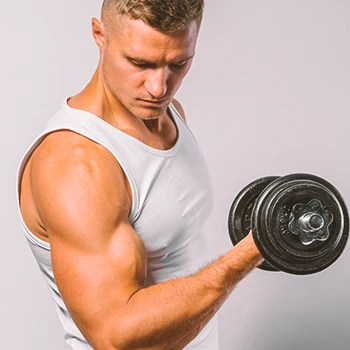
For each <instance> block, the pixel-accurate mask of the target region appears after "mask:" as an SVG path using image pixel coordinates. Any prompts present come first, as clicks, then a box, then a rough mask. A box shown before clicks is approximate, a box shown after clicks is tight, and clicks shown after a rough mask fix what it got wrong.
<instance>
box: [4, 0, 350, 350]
mask: <svg viewBox="0 0 350 350" xmlns="http://www.w3.org/2000/svg"><path fill="white" fill-rule="evenodd" d="M99 9H100V1H97V0H96V1H86V0H84V1H83V0H78V1H72V0H70V1H68V0H61V1H44V0H33V1H25V0H20V1H13V2H10V1H8V2H6V5H4V2H2V5H1V21H0V28H1V34H2V35H1V39H2V48H1V58H0V61H1V64H0V69H1V85H0V88H1V120H2V128H1V133H2V135H1V138H0V142H1V164H2V176H1V179H2V181H1V183H0V186H1V193H2V199H1V202H0V205H1V223H2V252H1V255H0V259H1V260H0V261H1V264H0V266H1V275H2V276H3V278H2V284H1V289H0V302H1V316H0V321H1V324H0V334H1V348H3V349H9V350H12V349H33V350H34V349H50V350H59V349H61V350H63V349H68V347H67V346H66V345H65V343H64V341H63V332H62V329H61V327H60V325H59V322H58V319H57V317H56V314H55V310H54V307H53V302H52V301H51V298H50V295H49V292H48V288H47V286H46V284H45V282H44V280H43V278H42V276H41V274H40V272H39V269H38V268H37V266H36V262H35V261H34V258H33V257H32V255H31V252H30V250H29V247H28V245H27V243H26V241H25V239H24V236H23V234H22V231H21V228H20V225H19V220H18V214H17V208H16V201H15V174H16V170H17V166H18V162H19V160H20V158H21V156H22V154H23V153H24V151H25V150H26V149H27V147H28V146H29V144H30V143H31V141H32V140H33V138H34V137H35V136H36V135H37V134H38V132H39V131H40V130H41V129H42V128H43V126H44V124H45V122H46V120H47V119H48V118H49V117H50V116H51V115H52V114H53V113H54V112H55V111H56V109H57V108H58V107H59V104H60V103H61V101H62V100H63V98H64V97H66V96H67V95H70V94H74V93H75V92H77V91H78V90H79V89H80V88H81V87H82V86H83V84H84V83H85V82H86V81H88V80H89V79H90V77H91V74H92V73H93V71H94V69H95V66H96V64H97V59H98V51H97V49H96V47H95V45H94V43H93V40H92V37H91V34H90V19H91V17H93V16H97V17H98V16H99ZM349 36H350V1H349V0H332V1H330V0H328V1H325V0H302V1H301V0H293V1H291V0H286V1H281V0H279V1H278V0H275V1H272V0H265V1H260V0H251V1H247V0H245V1H243V0H242V1H233V0H231V1H229V0H225V1H223V0H221V1H220V0H218V1H213V0H207V4H206V13H205V18H204V23H203V27H202V31H201V36H200V40H199V43H198V49H197V57H196V59H195V62H194V66H193V68H192V71H191V72H190V74H189V76H188V77H187V78H186V80H185V82H184V84H183V86H182V88H181V90H180V92H179V93H178V95H177V97H178V99H179V100H180V101H181V102H182V104H183V106H184V107H185V110H186V112H187V117H188V120H189V124H190V126H191V128H192V129H193V131H194V133H195V135H196V137H197V139H198V141H199V142H200V144H201V145H202V148H203V152H204V154H205V157H206V159H207V161H208V164H209V166H210V168H211V174H212V178H213V183H214V188H215V196H216V199H215V207H214V212H213V214H212V216H211V218H210V219H209V221H208V224H207V232H208V235H209V237H210V240H211V243H212V247H213V254H214V255H215V256H216V255H219V254H222V253H224V252H225V251H227V250H228V249H229V248H230V246H231V243H230V241H229V237H228V233H227V214H228V210H229V207H230V205H231V202H232V200H233V198H234V196H235V195H236V194H237V193H238V191H239V190H240V189H241V188H242V187H243V186H245V185H246V184H247V183H248V182H250V181H252V180H254V179H255V178H258V177H261V176H265V175H283V174H287V173H292V172H310V173H315V174H318V175H320V176H322V177H324V178H326V179H328V180H329V181H330V182H332V183H333V184H334V185H335V186H336V187H338V189H339V190H340V191H341V192H342V193H343V195H344V197H345V199H346V200H347V201H348V200H349V198H350V184H349V175H350V166H349V161H348V150H349V149H350V140H349V137H348V134H349V131H348V128H349V121H348V118H349V115H350V102H349V91H350V69H349V62H350V49H349ZM349 262H350V252H349V251H348V248H347V249H346V250H345V252H344V254H343V255H342V257H341V258H340V259H339V260H338V261H337V262H336V263H335V264H334V265H332V266H331V267H330V268H328V269H327V270H325V271H323V272H321V273H319V274H316V275H312V276H308V277H300V276H292V275H287V274H283V273H268V272H264V271H260V270H256V271H254V272H253V273H252V274H251V275H249V276H248V277H247V278H246V279H245V280H244V281H243V282H242V283H241V284H240V285H239V286H238V287H237V289H236V290H235V291H234V292H233V294H232V295H231V296H230V298H229V299H228V300H227V302H226V303H225V305H224V306H223V308H222V309H221V310H220V339H221V349H222V350H231V349H239V350H253V349H254V350H255V349H263V350H292V349H319V350H326V349H333V350H343V349H349V344H350V332H349V330H348V329H349V324H350V314H349V311H350V306H349V302H348V300H349V294H350V283H349V278H350V276H349V274H350V272H349V268H348V264H349Z"/></svg>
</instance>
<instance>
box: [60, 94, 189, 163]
mask: <svg viewBox="0 0 350 350" xmlns="http://www.w3.org/2000/svg"><path fill="white" fill-rule="evenodd" d="M68 99H69V97H67V98H65V99H64V100H63V102H62V106H61V107H62V109H63V111H65V112H68V113H73V114H79V115H82V116H85V117H88V118H90V119H92V120H94V121H97V122H98V123H100V124H101V125H103V126H104V127H107V128H109V129H111V130H114V131H115V132H117V133H119V134H120V135H123V137H125V138H127V139H128V140H130V141H131V142H133V143H135V144H136V145H138V146H140V147H142V148H143V149H144V150H146V151H147V152H149V153H152V154H154V155H157V156H161V157H171V156H173V155H174V154H176V153H177V151H178V150H179V149H180V144H181V139H182V137H181V130H180V123H179V121H178V118H180V117H179V116H178V115H177V114H178V112H177V110H176V109H175V107H174V106H173V104H172V103H170V104H169V107H168V111H169V113H170V117H171V119H172V120H173V122H174V124H175V127H176V130H177V139H176V142H175V144H174V146H173V147H171V148H169V149H167V150H161V149H158V148H154V147H151V146H149V145H147V144H146V143H144V142H142V141H140V140H139V139H137V138H136V137H134V136H131V135H129V134H128V133H126V132H124V131H122V130H120V129H118V128H117V127H115V126H113V125H112V124H110V123H108V122H106V121H105V120H103V119H102V118H100V117H98V116H97V115H95V114H93V113H91V112H88V111H84V110H82V109H77V108H73V107H70V106H69V105H68Z"/></svg>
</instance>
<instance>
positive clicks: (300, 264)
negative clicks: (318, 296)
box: [252, 174, 349, 275]
mask: <svg viewBox="0 0 350 350" xmlns="http://www.w3.org/2000/svg"><path fill="white" fill-rule="evenodd" d="M252 229H253V237H254V240H255V242H256V244H257V247H258V249H259V251H260V252H261V254H262V256H263V257H264V258H265V260H266V261H267V262H269V263H270V265H272V266H274V267H275V268H276V269H278V270H281V271H284V272H287V273H292V274H297V275H307V274H312V273H316V272H320V271H322V270H324V269H325V268H327V267H329V266H330V265H331V264H333V263H334V262H335V261H336V260H337V259H338V258H339V257H340V255H341V254H342V252H343V250H344V248H345V245H346V242H347V240H348V235H349V216H348V211H347V208H346V205H345V202H344V200H343V198H342V196H341V194H340V193H339V192H338V190H337V189H336V188H335V187H334V186H333V185H332V184H330V183H329V182H328V181H326V180H324V179H322V178H320V177H318V176H315V175H311V174H291V175H287V176H283V177H280V178H278V179H276V180H274V181H273V182H271V183H270V184H269V186H267V187H265V189H264V190H263V191H262V192H261V194H260V196H259V198H258V199H257V200H256V203H255V206H254V208H253V214H252Z"/></svg>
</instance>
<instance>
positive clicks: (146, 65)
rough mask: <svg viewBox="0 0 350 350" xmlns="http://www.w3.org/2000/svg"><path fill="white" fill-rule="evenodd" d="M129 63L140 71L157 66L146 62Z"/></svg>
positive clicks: (131, 61)
mask: <svg viewBox="0 0 350 350" xmlns="http://www.w3.org/2000/svg"><path fill="white" fill-rule="evenodd" d="M129 62H130V63H131V64H132V65H133V66H134V67H137V68H140V69H149V68H153V67H154V66H155V65H154V64H152V63H146V62H140V61H135V60H133V59H129Z"/></svg>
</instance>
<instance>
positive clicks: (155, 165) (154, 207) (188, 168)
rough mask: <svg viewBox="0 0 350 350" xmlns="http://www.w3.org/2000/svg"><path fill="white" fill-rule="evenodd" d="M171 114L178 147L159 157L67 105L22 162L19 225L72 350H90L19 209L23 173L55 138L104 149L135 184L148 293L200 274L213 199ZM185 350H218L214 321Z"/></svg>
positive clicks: (196, 152)
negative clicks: (68, 134)
mask: <svg viewBox="0 0 350 350" xmlns="http://www.w3.org/2000/svg"><path fill="white" fill-rule="evenodd" d="M168 110H169V112H170V113H171V116H172V119H173V121H174V123H175V125H176V128H177V141H176V143H175V145H174V146H173V147H172V148H171V149H169V150H159V149H155V148H152V147H150V146H148V145H146V144H144V143H142V142H141V141H139V140H138V139H136V138H134V137H132V136H130V135H128V134H127V133H124V132H123V131H121V130H119V129H117V128H116V127H114V126H112V125H111V124H109V123H107V122H105V121H104V120H103V119H101V118H99V117H97V116H96V115H94V114H91V113H89V112H86V111H83V110H78V109H74V108H71V107H69V106H68V103H67V100H65V101H64V102H63V103H62V105H61V108H60V110H59V111H58V112H57V113H56V114H55V115H54V116H53V117H52V118H51V119H49V121H48V123H47V126H46V128H45V129H44V130H43V131H42V132H41V133H40V134H39V136H38V137H37V138H36V139H35V140H34V142H33V143H32V145H31V146H30V147H29V149H28V150H27V152H26V153H25V154H24V156H23V158H22V160H21V162H20V165H19V169H18V175H17V204H18V209H19V213H20V219H21V225H22V228H23V230H24V233H25V236H26V238H27V240H28V243H29V246H30V248H31V250H32V252H33V254H34V257H35V259H36V261H37V263H38V265H39V268H40V270H41V272H42V273H43V276H44V278H45V280H46V281H47V283H48V285H49V290H50V292H51V295H52V297H53V300H54V303H55V307H56V311H57V314H58V316H59V319H60V321H61V323H62V326H63V328H64V331H65V340H66V342H67V343H68V344H69V345H70V347H71V348H72V349H74V350H91V349H92V348H91V346H90V345H89V344H88V343H87V341H86V340H85V338H84V336H83V335H82V334H81V332H80V331H79V329H78V327H77V326H76V325H75V323H74V321H73V319H72V318H71V316H70V314H69V312H68V310H67V307H66V306H65V304H64V301H63V300H62V298H61V295H60V292H59V290H58V288H57V285H56V282H55V277H54V273H53V270H52V264H51V254H50V244H49V243H47V242H45V241H42V240H41V239H40V238H38V237H36V236H35V235H34V234H33V233H32V232H30V230H29V229H28V227H27V226H26V224H25V223H24V220H23V217H22V215H21V211H20V206H19V193H20V183H21V178H22V174H23V170H24V168H25V166H26V163H27V161H28V159H29V157H30V156H31V154H32V153H33V151H34V150H35V149H36V147H38V146H39V145H40V143H41V142H42V141H43V139H44V138H45V136H47V135H48V134H49V133H51V132H53V131H57V130H62V129H68V130H71V131H72V132H75V133H78V134H80V135H83V136H84V137H87V138H89V139H91V140H93V141H95V142H97V143H99V144H100V145H102V146H103V147H105V148H106V149H107V150H108V151H109V152H111V153H112V155H113V156H114V157H115V158H116V160H117V161H118V162H119V164H120V166H121V167H122V169H123V171H124V173H125V174H126V176H127V179H128V181H129V183H130V187H131V191H132V208H131V212H130V215H129V222H130V224H131V225H132V227H133V228H134V230H135V231H136V233H137V234H138V235H139V236H140V238H141V240H142V242H143V244H144V246H145V249H146V252H147V278H146V285H152V284H155V283H161V282H163V281H166V280H169V279H173V278H176V277H184V276H187V275H189V274H192V273H195V272H196V271H198V270H199V269H200V268H202V267H203V266H204V265H206V264H207V263H208V262H209V261H210V252H209V247H208V243H207V238H206V235H205V234H204V231H203V226H204V223H205V222H206V220H207V218H208V217H209V214H210V212H211V210H212V203H213V191H212V186H211V182H210V177H209V172H208V169H207V166H206V163H205V161H204V158H203V155H202V153H201V151H200V148H199V145H198V143H197V141H196V139H195V137H194V136H193V134H192V132H191V131H190V129H189V127H188V125H187V124H186V123H185V122H184V120H183V119H182V117H181V116H180V114H179V113H178V112H177V110H176V109H175V107H174V106H173V105H172V104H170V105H169V109H168ZM150 307H151V306H150ZM185 349H188V350H206V349H207V350H216V349H218V330H217V316H214V317H213V318H212V319H211V320H210V321H209V323H208V324H207V325H206V327H205V328H204V329H203V330H202V331H201V333H200V334H199V335H198V336H197V337H196V338H195V339H194V340H193V341H192V342H191V343H190V344H188V346H186V348H185Z"/></svg>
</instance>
